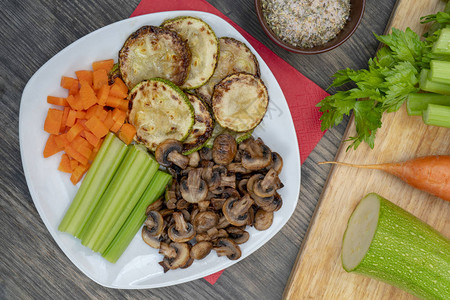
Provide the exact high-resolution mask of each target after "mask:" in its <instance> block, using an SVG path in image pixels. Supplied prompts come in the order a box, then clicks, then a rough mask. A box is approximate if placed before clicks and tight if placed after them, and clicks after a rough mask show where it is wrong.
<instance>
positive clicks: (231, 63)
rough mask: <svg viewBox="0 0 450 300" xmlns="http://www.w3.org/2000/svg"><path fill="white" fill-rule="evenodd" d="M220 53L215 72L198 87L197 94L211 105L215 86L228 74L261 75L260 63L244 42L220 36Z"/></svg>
mask: <svg viewBox="0 0 450 300" xmlns="http://www.w3.org/2000/svg"><path fill="white" fill-rule="evenodd" d="M219 48H220V52H219V53H220V54H219V59H218V62H217V67H216V69H215V71H214V74H213V75H212V76H211V78H210V79H209V80H208V82H207V83H206V84H204V85H203V86H201V87H200V88H198V89H196V93H197V95H199V96H200V98H201V99H202V100H203V101H205V102H206V103H207V104H208V105H211V96H212V93H213V89H214V86H215V85H216V84H217V83H219V82H220V81H221V80H222V79H223V78H225V77H226V76H228V75H231V74H234V73H238V72H244V73H249V74H253V75H255V76H258V77H259V74H260V73H259V65H258V60H257V59H256V57H255V55H253V53H252V52H251V51H250V49H249V48H248V47H247V46H246V45H245V44H244V43H242V42H240V41H238V40H235V39H233V38H230V37H221V38H219Z"/></svg>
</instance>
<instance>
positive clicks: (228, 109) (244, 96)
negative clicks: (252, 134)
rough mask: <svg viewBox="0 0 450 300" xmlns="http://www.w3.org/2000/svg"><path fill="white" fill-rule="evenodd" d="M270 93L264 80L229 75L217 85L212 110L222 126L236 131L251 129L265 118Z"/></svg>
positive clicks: (249, 75) (240, 74)
mask: <svg viewBox="0 0 450 300" xmlns="http://www.w3.org/2000/svg"><path fill="white" fill-rule="evenodd" d="M268 105H269V94H268V93H267V88H266V86H265V85H264V82H263V81H262V80H261V79H260V78H258V77H256V76H254V75H251V74H246V73H237V74H232V75H230V76H227V77H225V78H224V79H223V80H222V81H221V82H219V83H218V84H217V85H216V86H215V87H214V93H213V96H212V109H213V112H214V117H215V118H216V121H217V122H218V123H219V124H220V126H222V127H224V128H228V129H231V130H233V131H236V132H244V131H249V130H251V129H253V128H255V127H256V126H257V125H258V124H259V123H260V122H261V120H262V119H263V117H264V115H265V113H266V111H267V106H268Z"/></svg>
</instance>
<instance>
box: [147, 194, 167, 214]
mask: <svg viewBox="0 0 450 300" xmlns="http://www.w3.org/2000/svg"><path fill="white" fill-rule="evenodd" d="M162 205H163V197H160V198H159V199H158V200H156V201H155V202H153V203H151V204H150V205H149V206H147V208H146V210H145V214H146V215H148V214H149V213H150V212H151V211H152V210H156V211H158V210H160V209H161V208H162Z"/></svg>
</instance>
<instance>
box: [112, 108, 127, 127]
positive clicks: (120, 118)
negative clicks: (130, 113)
mask: <svg viewBox="0 0 450 300" xmlns="http://www.w3.org/2000/svg"><path fill="white" fill-rule="evenodd" d="M126 117H127V113H126V112H124V111H123V110H121V109H118V108H114V110H113V112H112V118H113V120H114V121H115V122H119V123H124V122H125V118H126Z"/></svg>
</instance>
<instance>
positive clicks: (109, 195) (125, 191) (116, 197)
mask: <svg viewBox="0 0 450 300" xmlns="http://www.w3.org/2000/svg"><path fill="white" fill-rule="evenodd" d="M129 148H130V149H129V150H128V152H127V154H126V156H125V158H124V159H123V161H122V163H121V164H120V166H119V168H118V170H117V172H116V174H115V175H114V177H113V179H112V180H111V183H110V184H109V186H108V188H107V189H106V191H105V193H104V194H103V196H102V198H101V199H100V202H99V204H98V206H97V207H96V209H95V211H94V212H93V214H92V217H91V219H90V223H89V224H87V225H86V226H87V227H86V229H84V230H83V233H82V236H81V240H82V244H83V245H85V246H88V247H89V248H91V249H92V250H94V251H98V249H99V247H100V246H101V244H102V243H103V242H104V241H105V239H106V236H107V235H108V232H109V231H110V230H112V229H113V227H114V228H116V227H117V231H118V230H119V229H120V226H121V225H122V224H118V225H117V226H116V225H115V223H119V222H120V220H121V219H123V221H122V222H124V221H125V219H126V217H127V216H128V215H125V216H124V217H123V216H121V215H122V214H125V213H126V212H128V213H129V212H130V211H131V210H132V209H133V207H134V205H135V204H136V202H137V201H138V200H139V198H140V196H141V195H142V193H143V192H144V190H145V188H146V187H147V185H148V184H149V182H150V180H151V177H152V176H153V175H154V172H153V174H150V175H151V176H148V175H149V174H148V173H149V171H150V167H151V165H152V164H154V163H155V160H154V159H152V157H151V156H150V155H149V154H148V152H147V149H146V148H145V147H143V146H140V145H132V146H129ZM155 172H156V170H155ZM129 206H131V207H129ZM108 236H109V235H108ZM113 237H114V236H113ZM111 240H112V238H111Z"/></svg>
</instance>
